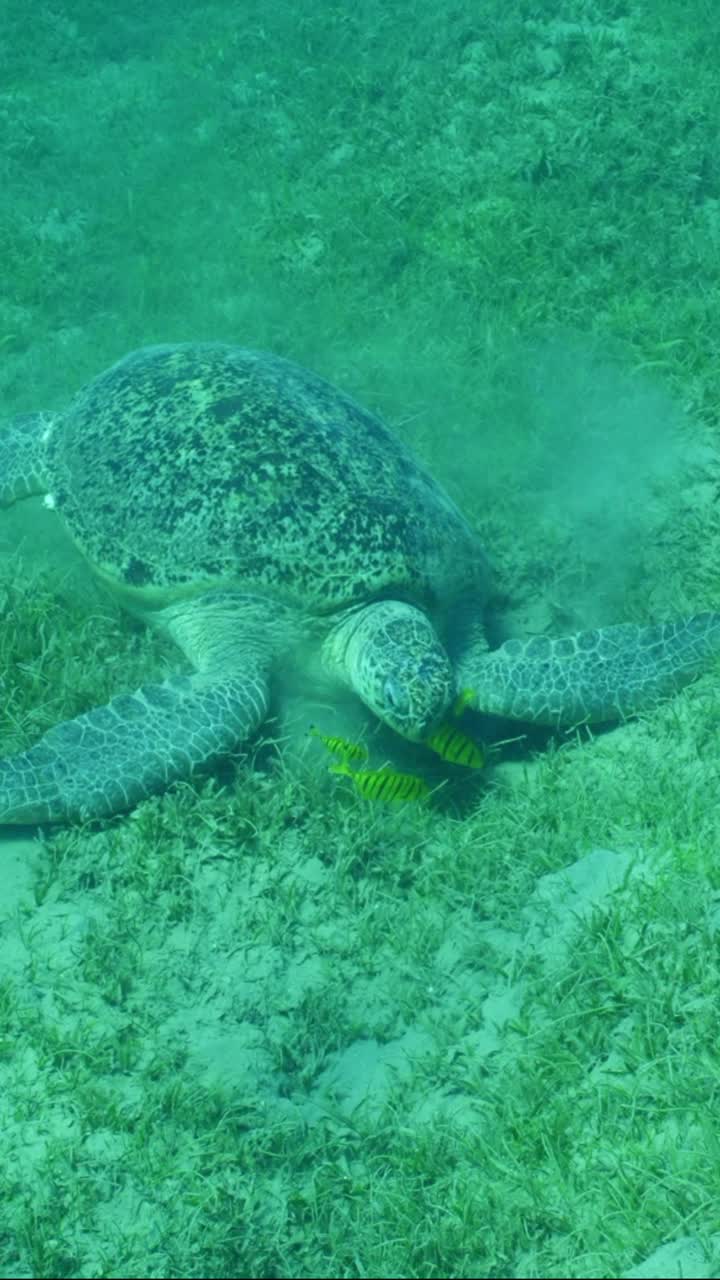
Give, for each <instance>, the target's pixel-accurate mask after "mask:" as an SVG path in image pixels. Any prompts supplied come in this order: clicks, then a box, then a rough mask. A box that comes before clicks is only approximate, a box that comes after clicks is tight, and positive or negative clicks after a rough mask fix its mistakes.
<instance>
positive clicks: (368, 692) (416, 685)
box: [325, 600, 455, 742]
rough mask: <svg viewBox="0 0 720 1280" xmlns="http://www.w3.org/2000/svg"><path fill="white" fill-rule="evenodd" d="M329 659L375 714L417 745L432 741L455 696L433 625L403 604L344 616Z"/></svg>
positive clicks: (386, 603)
mask: <svg viewBox="0 0 720 1280" xmlns="http://www.w3.org/2000/svg"><path fill="white" fill-rule="evenodd" d="M325 657H326V659H327V660H328V662H329V664H330V665H331V666H332V667H334V668H335V669H336V670H337V671H338V672H339V674H340V676H341V678H342V679H343V680H344V682H345V683H346V684H349V685H350V687H351V688H352V689H354V690H355V692H356V693H357V695H358V697H359V698H361V699H362V701H363V702H364V703H365V705H366V706H368V707H369V708H370V710H371V711H374V712H375V715H377V716H379V717H380V719H381V720H383V721H384V723H385V724H387V725H389V727H390V728H391V729H394V730H395V732H396V733H400V734H402V736H403V737H404V738H410V739H411V740H412V741H413V742H420V741H421V740H422V739H423V738H426V737H427V735H428V734H429V733H430V732H431V731H432V729H433V727H434V726H435V725H436V724H438V723H439V721H440V720H441V719H442V717H443V716H444V714H445V713H446V711H447V709H448V707H449V706H450V704H451V702H452V700H453V697H454V693H455V677H454V674H453V670H452V667H451V665H450V659H449V657H448V655H447V654H446V652H445V650H444V649H443V646H442V645H441V643H440V640H439V639H438V637H437V635H436V633H435V630H434V628H433V626H432V624H431V622H430V620H429V619H428V618H427V617H426V616H425V614H424V613H423V612H422V611H421V610H420V609H416V608H415V607H414V606H413V605H410V604H405V603H404V602H401V601H399V600H378V601H376V602H375V603H374V604H369V605H367V606H366V607H365V608H363V609H358V610H355V611H353V612H352V613H348V614H345V616H344V617H343V618H342V619H341V620H340V622H339V623H338V625H337V626H336V627H335V629H334V630H333V631H332V632H331V634H330V635H329V637H328V639H327V641H326V644H325Z"/></svg>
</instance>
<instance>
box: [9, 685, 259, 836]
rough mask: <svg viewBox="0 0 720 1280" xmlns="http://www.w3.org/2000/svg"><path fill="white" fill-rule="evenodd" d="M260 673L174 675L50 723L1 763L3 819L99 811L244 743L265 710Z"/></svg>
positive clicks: (120, 806)
mask: <svg viewBox="0 0 720 1280" xmlns="http://www.w3.org/2000/svg"><path fill="white" fill-rule="evenodd" d="M267 699H268V693H267V683H266V680H265V677H264V675H263V674H261V673H260V672H259V671H258V672H256V673H255V675H253V674H252V673H248V672H243V675H242V677H239V676H234V677H230V676H223V675H219V676H217V677H216V678H215V679H211V678H210V677H209V676H208V675H207V674H201V675H194V676H177V677H173V678H171V679H169V680H166V681H165V682H164V683H162V684H148V685H143V686H142V687H141V688H140V689H138V690H137V692H135V693H133V694H121V695H120V696H119V697H117V698H113V699H112V701H111V702H109V703H108V704H107V706H104V707H96V708H95V709H94V710H92V711H88V712H86V713H85V714H84V715H81V716H77V717H76V719H74V720H66V721H65V722H64V723H63V724H58V725H55V727H54V728H52V729H50V730H49V731H48V732H47V733H46V734H45V735H44V737H42V738H41V739H40V741H39V742H37V743H36V744H35V746H34V747H31V748H30V749H29V751H25V752H23V753H22V754H20V755H16V756H11V757H9V758H8V759H6V760H2V761H0V824H5V825H7V824H11V823H36V822H58V821H67V820H76V821H77V820H80V821H82V820H84V819H90V818H101V817H106V816H107V815H109V814H113V813H117V812H120V811H122V810H124V809H129V808H130V807H131V806H132V805H134V804H137V803H138V801H140V800H142V799H144V798H145V797H146V796H149V795H151V794H152V793H154V792H157V791H162V790H163V789H164V788H165V787H167V786H168V785H169V784H170V783H171V782H174V781H175V780H176V779H178V778H187V777H189V776H190V774H192V773H194V772H195V771H196V770H198V769H201V768H202V767H203V766H204V765H206V764H208V763H209V762H211V761H212V760H214V759H215V758H217V757H219V756H221V755H223V754H225V753H227V752H228V751H230V750H232V749H233V747H236V746H238V745H239V744H240V743H242V742H243V741H245V740H246V739H247V738H248V737H249V736H250V735H251V734H252V733H253V731H254V730H255V729H256V728H257V727H258V725H259V724H261V722H262V720H263V719H264V717H265V715H266V711H267Z"/></svg>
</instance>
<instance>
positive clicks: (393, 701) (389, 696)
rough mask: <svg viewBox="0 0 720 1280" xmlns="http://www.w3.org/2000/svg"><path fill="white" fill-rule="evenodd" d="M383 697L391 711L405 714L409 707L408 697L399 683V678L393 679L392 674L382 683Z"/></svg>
mask: <svg viewBox="0 0 720 1280" xmlns="http://www.w3.org/2000/svg"><path fill="white" fill-rule="evenodd" d="M383 698H384V700H385V702H386V703H387V705H388V706H389V707H391V708H392V710H393V711H398V712H401V713H403V714H405V713H407V711H409V709H410V699H409V698H408V695H407V690H406V689H405V688H404V687H403V685H401V683H400V681H399V680H396V679H395V677H394V676H388V677H387V679H386V681H385V683H384V685H383Z"/></svg>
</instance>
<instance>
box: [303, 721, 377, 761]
mask: <svg viewBox="0 0 720 1280" xmlns="http://www.w3.org/2000/svg"><path fill="white" fill-rule="evenodd" d="M310 732H311V734H312V735H313V737H314V738H319V739H320V741H321V742H322V744H323V746H324V747H327V749H328V751H330V752H332V754H333V755H334V756H340V757H341V758H342V759H343V760H367V758H368V753H367V747H365V746H363V744H362V743H361V742H348V740H347V738H333V737H332V736H331V735H329V734H326V733H321V732H320V730H319V729H316V727H315V725H311V727H310Z"/></svg>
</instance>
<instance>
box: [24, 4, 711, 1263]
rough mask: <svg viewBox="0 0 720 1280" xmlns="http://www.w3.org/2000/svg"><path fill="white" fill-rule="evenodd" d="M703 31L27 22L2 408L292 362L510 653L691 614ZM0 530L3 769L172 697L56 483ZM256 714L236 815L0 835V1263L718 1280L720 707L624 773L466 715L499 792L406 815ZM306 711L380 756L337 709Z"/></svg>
mask: <svg viewBox="0 0 720 1280" xmlns="http://www.w3.org/2000/svg"><path fill="white" fill-rule="evenodd" d="M717 26H718V14H717V11H716V7H715V6H714V5H713V4H709V3H701V2H700V0H691V3H684V4H682V5H681V4H679V3H672V2H669V0H663V2H662V3H650V2H649V0H645V2H643V3H640V2H639V0H638V2H635V3H633V0H625V2H622V0H595V2H593V0H568V2H567V3H566V4H565V5H563V6H562V13H559V12H558V6H557V5H556V4H550V3H544V4H543V3H538V2H535V3H530V0H527V2H525V0H505V2H504V3H500V0H497V2H495V0H487V3H483V4H477V5H463V4H458V5H454V6H453V5H442V6H439V7H438V6H436V5H429V4H421V3H408V2H406V0H402V2H401V3H398V4H395V5H390V6H383V5H380V4H378V3H361V4H356V5H354V6H352V7H350V6H345V5H339V4H318V3H315V4H310V3H301V4H299V5H292V6H291V5H286V4H268V3H254V2H252V0H250V2H247V3H237V4H228V3H225V4H193V3H190V4H180V5H177V4H176V5H174V6H163V5H155V6H152V7H151V6H148V5H139V4H138V5H134V4H128V3H127V2H126V3H124V4H123V5H122V6H121V7H117V8H114V9H113V10H112V11H109V9H108V6H106V5H102V4H95V3H91V2H90V0H87V2H86V3H82V2H81V0H79V2H78V3H74V4H69V5H64V6H61V5H59V4H52V3H50V4H43V5H40V6H32V7H31V8H30V9H28V7H27V5H25V4H20V3H19V0H4V3H3V5H2V6H1V8H0V126H1V127H0V166H1V167H0V254H1V260H2V286H1V287H0V352H1V353H2V360H1V361H0V415H1V416H2V417H7V418H9V417H10V416H11V415H13V414H17V413H22V412H30V411H34V410H37V409H48V410H56V409H57V410H62V409H63V408H64V407H65V406H66V405H67V404H68V403H69V401H70V399H71V397H72V396H73V395H74V394H75V393H76V391H77V390H78V388H79V387H80V386H81V385H83V384H84V383H85V382H87V380H88V379H90V378H92V377H94V376H95V375H96V374H98V373H99V372H100V371H101V370H102V369H104V368H106V367H108V366H109V365H111V364H112V363H113V362H114V361H115V360H117V359H119V358H120V357H121V356H123V355H124V354H125V353H126V352H127V351H130V350H133V349H135V348H138V347H141V346H144V345H147V344H153V343H159V342H185V341H196V340H200V341H209V340H220V341H224V342H229V343H237V344H240V345H243V346H245V345H247V346H251V347H256V348H260V349H266V350H271V351H275V352H277V353H278V354H280V355H282V356H285V357H287V358H290V359H293V360H296V361H298V362H299V363H301V364H303V365H305V366H307V367H309V368H312V369H314V370H317V372H319V373H320V374H322V375H323V376H324V377H326V378H328V379H330V380H331V382H333V383H334V384H336V385H337V386H339V387H341V388H342V389H343V390H345V391H346V392H348V393H349V394H351V395H352V396H354V397H355V398H356V399H357V400H358V401H360V402H361V403H362V404H364V405H367V407H368V408H369V409H370V410H371V411H373V412H375V413H378V414H379V415H381V416H382V417H383V418H384V419H385V420H386V421H387V422H388V423H389V424H390V426H391V427H392V428H393V429H394V430H395V431H396V432H397V433H398V434H399V435H400V436H401V437H402V439H403V440H404V441H405V442H406V443H407V444H408V445H410V446H411V447H412V448H413V449H414V450H415V451H416V452H417V454H418V455H419V456H420V457H421V459H422V460H423V462H424V464H425V465H426V466H428V468H429V469H430V470H431V471H432V473H433V475H435V476H437V478H438V479H439V480H440V482H441V483H442V484H443V485H444V486H445V487H446V488H447V489H448V491H449V492H450V494H451V495H452V497H453V499H454V500H455V501H456V502H457V503H458V504H459V505H460V506H461V507H462V509H463V511H464V512H465V513H466V515H467V517H468V519H469V520H470V521H471V523H472V524H473V526H474V527H475V529H476V530H477V531H478V533H479V535H480V537H481V539H482V542H483V544H484V546H485V547H486V548H487V551H488V555H489V557H490V560H491V562H492V565H493V570H494V584H495V585H494V588H493V600H492V611H491V612H492V617H491V628H490V629H491V637H490V638H491V641H492V642H493V643H496V642H499V641H500V640H501V639H503V638H504V637H505V636H526V635H532V634H550V635H559V634H563V633H567V632H573V631H576V630H579V629H582V628H587V627H592V626H600V625H604V624H606V623H615V622H619V621H623V620H628V621H631V622H636V623H643V622H647V621H650V620H653V619H656V618H662V619H664V618H668V617H673V616H678V615H684V614H687V613H693V612H696V611H700V610H703V609H711V608H713V607H714V605H715V603H716V599H717V594H716V581H717V547H718V525H717V516H716V506H715V497H716V490H717V402H718V380H717V362H716V345H717V344H716V337H715V335H716V330H717V311H718V252H717V250H718V244H719V243H720V169H719V168H718V158H717V146H716V140H717V123H718V121H717V115H718V107H717V87H716V86H717V68H716V53H715V50H716V48H717V37H718V34H719V33H718V30H717ZM3 515H4V516H5V520H4V522H3V532H2V535H1V537H2V542H1V543H0V551H2V554H3V578H2V583H1V584H0V611H1V613H2V619H3V627H2V632H1V634H0V664H1V665H2V668H3V669H4V670H3V673H2V677H1V678H2V681H3V686H2V687H3V694H4V708H5V716H4V719H3V724H2V734H3V740H2V751H3V754H4V755H8V754H11V753H13V752H17V751H22V750H25V749H26V748H27V747H28V746H29V745H30V744H31V743H33V742H35V741H36V740H37V739H38V738H39V737H40V736H41V735H42V734H43V733H45V732H46V731H47V730H48V729H49V728H50V727H51V726H52V725H53V724H55V723H58V722H60V721H62V720H64V719H67V718H71V717H73V716H76V715H79V714H82V713H84V712H86V711H87V710H88V709H89V708H90V707H93V706H97V705H102V704H103V703H105V702H106V701H107V700H108V699H109V698H110V697H112V696H113V695H114V694H116V693H121V692H123V691H124V690H131V689H134V688H137V686H138V685H139V684H140V683H141V682H142V681H146V680H148V679H154V678H157V676H158V672H159V673H160V676H161V677H163V676H165V675H167V674H168V673H170V672H173V671H175V670H176V669H177V662H178V659H177V655H176V653H175V651H174V649H173V648H172V647H171V646H170V645H165V644H163V643H161V642H157V641H155V640H153V639H152V638H150V637H148V636H146V634H145V632H144V631H142V630H141V629H140V628H139V627H138V626H137V625H136V624H134V623H132V622H130V621H128V620H127V619H126V618H124V617H121V616H120V615H119V614H118V613H117V611H115V610H114V608H113V606H112V604H111V603H110V602H109V601H108V600H106V599H104V598H103V597H102V595H101V594H98V593H96V592H95V591H94V590H92V589H90V587H89V585H88V581H87V576H86V575H85V573H84V570H83V566H82V561H80V560H78V558H77V556H76V554H75V553H74V551H73V549H72V547H71V545H70V544H69V542H67V541H64V540H63V535H62V533H61V530H60V527H59V525H58V523H57V522H56V520H55V514H54V513H53V512H52V511H50V510H48V508H47V506H44V505H43V503H42V498H41V496H40V495H38V496H37V497H35V498H33V499H31V500H30V501H29V502H28V503H25V504H22V505H20V506H18V507H17V509H15V508H13V510H12V511H11V512H4V513H3ZM18 556H19V557H20V559H18ZM38 575H39V576H38ZM278 687H282V689H283V693H284V694H285V695H286V699H287V701H286V703H284V704H283V706H282V707H279V706H276V705H273V706H272V708H271V715H270V718H269V720H268V722H267V724H266V726H265V730H264V733H263V735H262V737H261V739H259V740H256V741H254V742H253V744H252V749H251V750H250V752H249V755H248V756H246V757H244V756H241V755H240V754H237V755H236V756H234V757H233V758H232V759H231V760H230V761H228V762H226V763H225V764H224V765H223V766H222V767H221V768H219V769H218V770H217V771H215V772H214V773H213V774H212V775H211V777H210V778H209V779H208V778H203V779H201V780H199V781H197V782H193V783H192V784H190V783H182V784H180V785H179V786H177V787H175V788H174V789H172V790H171V791H169V792H167V793H166V794H160V795H158V796H155V797H153V798H151V799H149V800H147V801H145V802H144V803H143V804H141V805H140V806H139V807H137V808H135V809H134V810H133V811H132V812H131V813H129V814H120V815H119V816H118V817H117V818H114V819H111V820H109V821H104V822H101V823H99V824H95V825H86V826H81V827H77V826H73V825H69V826H61V827H58V828H46V829H45V830H44V831H43V832H42V833H40V834H36V832H35V830H34V829H33V828H32V827H30V828H25V829H24V828H20V827H18V828H11V829H8V831H7V834H6V835H4V836H3V848H2V851H1V852H0V857H1V858H2V864H3V867H4V872H3V874H0V913H1V914H0V1274H2V1275H4V1276H7V1277H46V1276H47V1277H94V1276H118V1277H121V1276H173V1277H174V1276H178V1277H181V1276H218V1277H219V1276H233V1275H239V1274H242V1275H249V1276H267V1277H270V1276H290V1277H296V1276H313V1275H317V1276H328V1277H331V1276H348V1277H354V1276H398V1277H423V1276H428V1277H429V1276H437V1277H442V1276H457V1277H465V1276H486V1277H505V1276H517V1277H542V1276H557V1277H563V1276H567V1277H584V1276H592V1277H620V1276H642V1275H648V1276H649V1275H666V1276H681V1275H683V1276H711V1275H713V1274H717V1261H716V1260H714V1259H715V1257H716V1255H717V1251H718V1238H719V1236H720V1223H719V1222H718V1209H717V1206H718V1203H720V1197H719V1192H720V1188H719V1187H718V1167H719V1166H718V1160H717V1126H718V1119H719V1117H718V1106H717V1079H718V1061H717V1047H716V1046H717V1036H716V1016H715V1014H716V1005H717V986H718V964H717V945H716V933H717V892H718V875H717V866H718V852H719V850H718V837H717V832H716V791H717V780H716V774H717V765H716V751H717V746H716V728H717V710H716V694H715V686H714V679H713V676H712V675H709V676H706V677H705V678H704V679H702V680H700V681H699V682H698V684H696V685H693V686H692V687H691V688H690V689H689V690H688V691H687V692H686V693H683V694H681V695H679V696H678V697H677V698H675V699H672V700H670V701H668V702H666V703H664V704H663V705H661V706H660V707H658V708H656V709H653V710H652V711H651V712H649V713H648V714H647V715H645V716H642V717H641V718H640V719H639V720H637V721H635V722H631V723H627V724H624V725H621V726H618V727H617V728H614V729H611V730H610V731H605V732H602V733H599V734H597V735H596V736H593V735H592V734H591V733H590V732H589V731H588V730H587V729H579V730H577V732H573V733H570V734H566V735H564V736H557V737H555V738H552V737H551V736H549V735H546V736H545V737H543V738H540V737H536V736H532V735H530V737H528V730H527V726H523V725H520V726H518V725H515V726H510V727H509V728H508V726H507V725H506V724H503V725H502V726H501V727H499V726H498V725H495V726H493V725H486V724H484V723H483V724H479V723H478V724H474V726H473V727H474V728H476V729H477V732H478V733H479V734H480V736H482V737H483V739H484V741H485V745H486V748H487V749H488V752H489V756H490V759H489V763H488V765H487V768H486V769H485V770H483V771H482V776H481V777H479V778H478V777H473V779H472V780H469V779H466V778H465V776H464V775H462V773H458V772H457V771H453V769H452V768H450V767H449V768H447V769H444V766H442V765H437V767H436V770H435V772H432V771H431V777H430V780H431V783H432V785H435V784H436V783H437V782H443V783H444V784H446V787H447V794H448V795H449V796H450V795H451V796H452V799H451V802H450V801H448V802H447V803H446V802H444V800H443V801H442V802H438V803H437V804H430V805H425V804H416V803H410V804H406V805H404V806H399V807H397V806H396V807H392V806H390V807H388V806H383V805H382V804H378V803H375V802H373V801H372V800H366V799H364V798H363V797H362V795H359V794H358V789H357V787H354V786H353V784H352V779H348V778H347V777H346V776H337V775H332V774H328V771H327V764H328V760H327V759H326V757H325V755H324V754H323V748H322V747H321V746H320V745H318V743H317V741H316V740H313V742H312V747H313V750H310V749H309V748H308V740H307V725H308V723H309V722H310V701H311V700H310V698H309V697H306V696H305V695H304V694H303V696H302V697H301V696H300V694H299V692H298V691H297V690H296V689H295V688H294V678H293V672H291V671H282V672H279V673H278ZM312 721H313V722H316V723H318V724H319V725H320V727H321V729H322V730H323V731H324V732H325V733H326V734H337V735H344V736H345V737H346V738H347V739H348V740H349V741H355V740H356V739H357V738H360V737H362V735H363V734H364V733H368V732H369V733H371V732H372V726H371V727H370V729H368V722H367V721H366V720H365V719H363V718H362V717H361V716H359V715H358V712H357V708H356V707H355V706H354V704H353V703H352V702H351V700H349V699H348V700H344V699H339V700H338V703H337V704H336V703H335V701H334V700H328V698H327V697H326V694H325V691H324V689H323V688H322V687H321V685H319V686H318V690H317V691H316V696H315V699H314V701H313V702H312ZM298 726H299V728H298ZM506 731H507V732H506ZM500 737H519V738H520V741H519V742H514V743H513V744H510V745H507V744H505V745H501V744H499V743H498V742H497V739H498V738H500ZM372 741H373V742H375V739H372ZM376 751H377V752H379V755H378V759H377V763H378V764H380V763H381V760H380V757H381V756H382V757H383V759H384V756H385V753H386V752H388V753H391V752H392V743H391V742H390V743H389V745H388V740H387V739H384V738H383V739H381V740H380V743H379V745H377V747H376ZM390 763H391V765H392V766H393V767H394V768H395V769H398V770H409V771H411V772H412V771H416V770H419V769H421V768H422V767H423V761H422V758H421V756H420V755H419V754H418V752H416V751H415V749H414V748H413V749H412V750H410V751H409V754H408V755H404V754H403V752H402V751H401V750H400V749H398V755H397V757H396V756H394V755H393V756H392V758H391V759H390ZM425 763H426V764H427V762H425Z"/></svg>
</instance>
